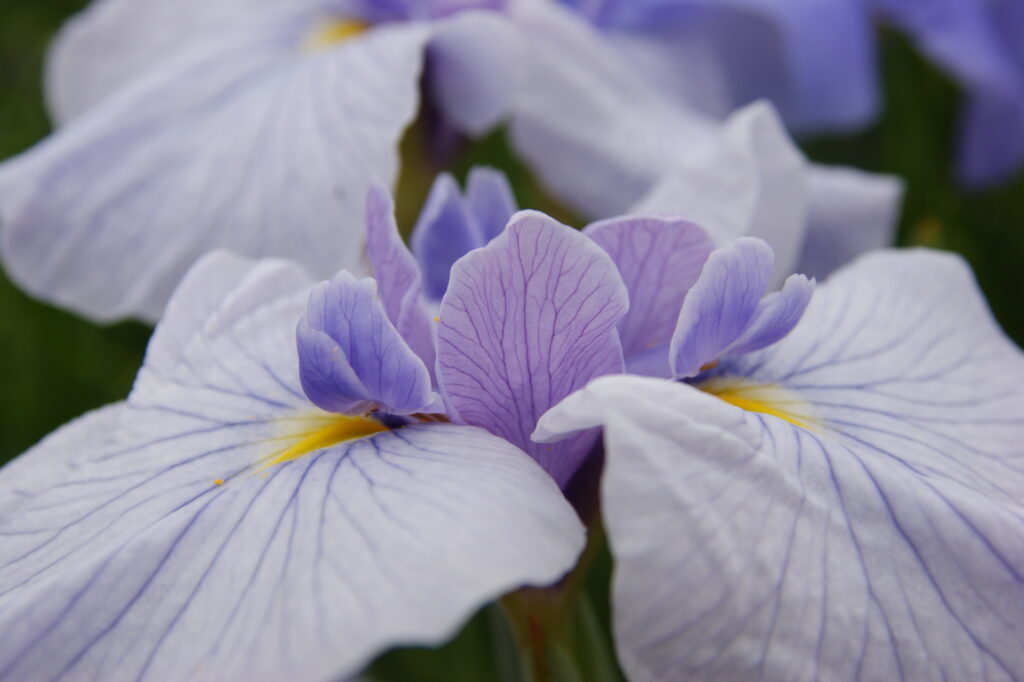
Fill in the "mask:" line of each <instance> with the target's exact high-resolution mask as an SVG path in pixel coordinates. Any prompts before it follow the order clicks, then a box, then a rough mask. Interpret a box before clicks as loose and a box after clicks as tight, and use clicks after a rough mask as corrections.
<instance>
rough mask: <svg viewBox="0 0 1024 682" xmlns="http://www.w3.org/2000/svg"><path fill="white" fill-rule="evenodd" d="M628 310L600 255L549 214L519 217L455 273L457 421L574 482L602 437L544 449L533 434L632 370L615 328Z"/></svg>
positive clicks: (443, 352) (452, 393)
mask: <svg viewBox="0 0 1024 682" xmlns="http://www.w3.org/2000/svg"><path fill="white" fill-rule="evenodd" d="M628 308H629V300H628V293H627V291H626V287H625V285H624V284H623V282H622V278H621V277H620V276H619V274H618V272H617V270H616V269H615V264H614V263H613V262H612V260H611V258H609V257H608V254H606V253H605V252H604V251H603V250H602V249H601V248H600V247H599V246H597V245H596V244H595V243H593V242H592V241H591V240H589V239H588V238H587V237H585V236H583V235H581V234H580V233H578V232H577V231H575V230H573V229H572V228H570V227H566V226H565V225H561V224H559V223H557V222H555V221H554V220H552V219H551V218H548V217H547V216H545V215H543V214H540V213H536V212H532V211H524V212H522V213H519V214H517V215H516V216H515V217H514V218H513V219H512V221H511V222H510V223H509V226H508V228H506V230H505V232H504V233H502V235H501V236H499V237H498V238H497V239H495V240H494V241H493V242H491V243H490V245H488V246H487V247H485V248H483V249H478V250H476V251H474V252H472V253H470V254H469V255H467V256H466V257H464V258H463V259H461V260H460V261H459V262H458V263H456V264H455V267H454V268H453V270H452V281H451V285H450V286H449V288H448V293H447V294H445V297H444V300H443V301H442V302H441V316H440V317H441V319H440V327H439V329H438V334H437V346H438V347H437V379H438V384H439V386H440V388H441V394H442V396H443V398H444V400H445V404H446V406H447V407H448V413H449V416H451V417H452V419H453V421H457V422H459V423H464V424H472V425H474V426H482V427H484V428H486V429H487V430H488V431H490V432H491V433H494V434H496V435H499V436H502V437H503V438H505V439H506V440H508V441H510V442H511V443H513V444H515V445H518V446H519V447H521V448H523V450H525V451H526V452H528V453H529V454H530V455H531V456H532V457H534V458H535V459H536V460H537V461H538V462H539V463H540V464H541V466H543V467H544V469H545V470H547V471H548V472H549V473H550V474H551V475H552V476H553V477H554V478H555V480H556V481H558V482H559V483H560V484H564V483H566V482H567V481H568V479H569V477H570V476H571V475H572V474H573V473H574V472H575V471H576V468H577V467H578V466H579V464H580V463H581V462H582V460H583V458H584V456H585V455H586V454H587V452H589V450H590V448H591V447H592V446H593V444H594V440H595V438H596V434H595V433H588V434H581V435H579V436H577V437H575V438H573V439H571V440H569V441H566V442H565V443H560V444H559V445H558V446H546V445H545V446H542V445H538V444H536V443H533V442H531V441H530V433H531V432H532V431H533V429H534V426H535V425H536V422H537V419H538V418H539V417H540V415H542V414H543V413H544V412H546V411H547V410H548V409H549V408H550V407H551V406H552V405H554V404H555V403H557V402H558V401H559V400H561V399H562V398H564V397H565V396H567V395H569V394H570V393H572V392H573V391H575V390H576V389H578V388H580V387H582V386H583V385H584V384H586V383H587V382H588V381H590V380H591V379H593V378H594V377H598V376H601V375H602V374H611V373H615V372H621V371H622V369H623V361H622V347H621V345H620V343H619V338H618V334H617V333H616V331H615V326H616V325H617V324H618V323H619V321H620V320H621V319H622V317H623V315H625V313H626V311H627V310H628Z"/></svg>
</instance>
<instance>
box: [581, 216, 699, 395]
mask: <svg viewBox="0 0 1024 682" xmlns="http://www.w3.org/2000/svg"><path fill="white" fill-rule="evenodd" d="M584 234H586V235H587V236H588V237H590V238H591V239H593V240H594V241H595V242H597V244H598V245H599V246H600V247H601V248H602V249H604V250H605V251H607V252H608V255H610V256H611V257H612V260H613V261H615V265H616V267H618V269H619V274H620V275H621V276H622V279H623V281H624V282H625V284H626V288H627V289H628V290H629V312H628V313H626V316H625V317H624V318H622V322H620V323H619V337H620V338H621V341H622V352H623V355H624V356H625V358H626V362H627V366H628V363H629V361H630V359H631V358H633V357H636V356H639V355H642V354H644V353H647V352H650V351H652V350H655V349H660V351H661V353H660V354H661V355H662V356H663V364H664V365H665V370H666V372H667V369H668V364H667V361H668V348H667V346H668V342H669V341H670V340H671V339H672V333H673V332H674V331H675V328H676V320H677V319H678V317H679V308H680V307H681V306H682V305H683V299H685V298H686V292H688V291H689V290H690V287H692V286H693V285H694V283H695V282H696V281H697V278H698V277H699V276H700V271H701V268H702V267H703V266H704V262H705V261H706V260H707V259H708V256H709V255H710V254H711V251H712V250H713V249H714V243H713V242H712V241H711V238H710V237H709V236H708V234H707V233H706V232H705V231H704V230H702V229H701V228H700V227H698V226H696V225H694V224H693V223H689V222H687V221H685V220H681V219H679V218H673V217H633V216H628V217H623V218H609V219H607V220H602V221H600V222H597V223H593V224H592V225H589V226H587V228H586V230H584ZM663 376H665V377H667V376H668V374H667V373H666V374H664V375H663Z"/></svg>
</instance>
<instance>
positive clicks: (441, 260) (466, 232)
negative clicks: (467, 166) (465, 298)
mask: <svg viewBox="0 0 1024 682" xmlns="http://www.w3.org/2000/svg"><path fill="white" fill-rule="evenodd" d="M485 243H486V242H485V241H484V237H483V235H482V234H481V233H480V228H479V226H478V225H477V223H476V220H474V219H473V216H472V215H470V213H469V210H468V209H467V207H466V204H465V202H464V201H463V200H462V194H461V192H460V191H459V185H458V183H457V182H456V181H455V178H453V177H452V176H451V175H449V174H448V173H442V174H441V175H439V176H438V177H437V180H435V181H434V185H433V187H431V188H430V194H429V195H427V200H426V202H424V204H423V208H422V209H421V210H420V216H419V218H418V219H417V221H416V226H415V228H413V232H412V252H413V253H414V254H415V255H416V260H418V261H419V264H420V269H421V271H422V272H423V287H424V290H425V293H426V295H427V296H429V297H430V298H432V299H436V300H440V299H441V297H442V296H444V292H445V291H446V290H447V289H448V278H449V276H450V274H451V269H452V265H453V264H454V263H455V261H457V260H458V259H460V258H462V256H464V255H465V254H467V253H469V252H470V251H472V250H473V249H478V248H480V247H481V246H483V245H484V244H485Z"/></svg>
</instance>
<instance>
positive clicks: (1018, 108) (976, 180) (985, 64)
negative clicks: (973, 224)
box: [871, 0, 1024, 185]
mask: <svg viewBox="0 0 1024 682" xmlns="http://www.w3.org/2000/svg"><path fill="white" fill-rule="evenodd" d="M871 4H872V5H873V6H874V7H876V8H877V9H878V10H879V11H880V12H881V14H882V15H883V16H884V17H885V18H886V19H887V20H889V21H890V22H892V23H893V24H895V25H896V26H898V27H900V28H902V29H903V30H905V31H907V33H909V34H910V35H911V36H912V37H913V38H914V41H915V42H916V43H917V45H918V47H920V49H921V50H922V51H923V52H925V53H926V54H928V55H929V56H930V57H931V58H932V59H933V60H935V61H936V62H937V63H938V64H939V65H940V66H942V67H943V68H945V69H946V70H947V71H948V72H950V74H952V76H953V77H954V78H955V79H956V80H957V81H958V82H959V83H960V85H961V86H962V88H963V90H964V91H965V92H966V95H967V98H968V109H967V112H968V116H967V118H966V120H965V121H964V129H963V130H962V136H961V140H960V150H959V156H960V159H959V161H960V168H959V172H960V175H961V177H962V179H963V180H964V181H965V182H967V183H969V184H973V185H982V184H985V183H991V182H992V181H994V180H998V179H1000V178H1001V177H1004V176H1005V175H1006V174H1007V173H1009V172H1012V171H1013V170H1015V169H1016V168H1018V167H1019V165H1020V162H1021V161H1022V160H1024V134H1022V133H1021V130H1024V128H1022V127H1021V126H1022V122H1024V54H1022V53H1021V48H1020V47H1019V45H1020V42H1021V33H1020V32H1021V30H1022V29H1024V12H1022V11H1021V10H1020V8H1019V5H1020V3H1018V2H1013V1H1012V0H1011V1H1010V2H962V1H960V0H927V1H925V0H872V2H871ZM1015 6H1016V7H1015Z"/></svg>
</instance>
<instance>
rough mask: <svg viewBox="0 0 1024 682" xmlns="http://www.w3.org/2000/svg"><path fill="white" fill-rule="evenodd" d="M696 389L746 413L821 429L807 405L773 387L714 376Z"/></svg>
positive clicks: (778, 387) (786, 392)
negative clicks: (757, 413)
mask: <svg viewBox="0 0 1024 682" xmlns="http://www.w3.org/2000/svg"><path fill="white" fill-rule="evenodd" d="M697 388H699V389H701V390H702V391H704V392H706V393H710V394H711V395H713V396H715V397H716V398H718V399H719V400H724V401H725V402H727V403H729V404H730V405H735V406H736V407H738V408H740V409H742V410H746V411H747V412H759V413H761V414H770V415H771V416H773V417H778V418H779V419H782V420H783V421H786V422H789V423H790V424H792V425H793V426H799V427H800V428H803V429H807V430H808V431H816V430H817V429H818V428H819V427H820V426H821V424H820V423H818V421H817V420H816V419H815V418H814V417H813V416H811V407H810V405H808V404H807V403H806V402H804V401H803V400H801V399H800V398H799V397H797V396H795V395H793V394H792V393H790V392H789V391H787V390H785V389H784V388H781V387H780V386H775V385H774V384H755V383H753V382H750V381H747V380H745V379H738V378H731V377H716V378H714V379H711V380H710V381H707V382H705V383H703V384H700V385H698V386H697Z"/></svg>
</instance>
